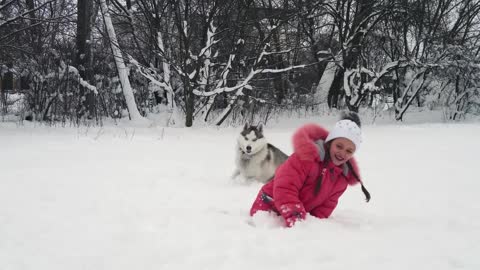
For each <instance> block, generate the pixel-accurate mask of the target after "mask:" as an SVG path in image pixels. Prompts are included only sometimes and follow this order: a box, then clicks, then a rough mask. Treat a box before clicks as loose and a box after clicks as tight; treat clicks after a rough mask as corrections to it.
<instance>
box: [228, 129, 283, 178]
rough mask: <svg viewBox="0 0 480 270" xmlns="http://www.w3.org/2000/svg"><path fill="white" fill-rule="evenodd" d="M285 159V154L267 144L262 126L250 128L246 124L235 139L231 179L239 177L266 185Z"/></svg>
mask: <svg viewBox="0 0 480 270" xmlns="http://www.w3.org/2000/svg"><path fill="white" fill-rule="evenodd" d="M287 158H288V156H287V155H286V154H285V153H283V152H282V151H281V150H280V149H278V148H277V147H275V146H273V145H271V144H269V143H268V142H267V140H266V139H265V137H264V136H263V126H262V124H259V125H258V126H251V125H249V124H248V123H247V124H245V126H244V127H243V130H242V132H241V133H240V135H239V136H238V139H237V149H236V159H235V165H236V168H235V172H234V174H233V176H232V178H236V177H237V176H238V175H241V176H242V177H243V178H244V179H245V180H247V181H251V180H256V181H260V182H262V183H266V182H268V181H270V180H271V179H272V178H273V176H274V174H275V170H276V169H277V168H278V166H280V164H282V163H283V162H284V161H285V160H287Z"/></svg>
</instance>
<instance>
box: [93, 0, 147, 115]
mask: <svg viewBox="0 0 480 270" xmlns="http://www.w3.org/2000/svg"><path fill="white" fill-rule="evenodd" d="M100 5H101V9H102V13H103V20H104V22H105V27H106V28H107V33H108V38H109V39H110V46H111V47H112V52H113V57H114V59H115V64H116V66H117V71H118V77H119V78H120V84H121V86H122V90H123V95H124V96H125V102H126V103H127V109H128V113H129V116H130V119H131V120H133V121H137V120H145V119H144V118H143V117H142V116H141V115H140V112H139V111H138V108H137V104H136V102H135V97H134V95H133V90H132V87H131V85H130V80H129V78H128V72H127V67H126V66H125V62H124V61H123V56H122V51H121V50H120V47H119V44H118V41H117V35H116V34H115V29H114V28H113V23H112V18H111V17H110V11H109V7H108V5H107V2H106V0H100Z"/></svg>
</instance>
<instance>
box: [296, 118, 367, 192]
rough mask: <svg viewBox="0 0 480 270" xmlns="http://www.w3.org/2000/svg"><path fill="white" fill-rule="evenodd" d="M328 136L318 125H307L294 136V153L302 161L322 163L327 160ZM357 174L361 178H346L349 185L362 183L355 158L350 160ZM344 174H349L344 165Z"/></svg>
mask: <svg viewBox="0 0 480 270" xmlns="http://www.w3.org/2000/svg"><path fill="white" fill-rule="evenodd" d="M327 136H328V131H327V130H326V129H325V128H323V127H321V126H319V125H317V124H306V125H304V126H302V127H300V128H299V129H298V130H297V131H296V132H295V133H294V135H293V138H292V141H293V151H294V152H295V153H296V154H297V155H298V157H299V158H300V160H305V161H315V162H320V161H323V160H324V158H325V153H326V151H327V150H326V149H325V146H324V145H325V144H324V141H325V139H326V138H327ZM349 162H350V164H351V165H352V169H353V171H354V172H355V174H356V175H357V176H358V177H359V178H360V179H357V178H355V177H346V179H347V181H348V184H349V185H355V184H358V183H359V182H360V181H361V176H360V171H359V168H358V165H357V162H356V160H355V158H352V159H350V160H349ZM342 169H343V174H344V175H345V176H347V175H348V173H349V168H348V166H347V164H344V165H343V168H342Z"/></svg>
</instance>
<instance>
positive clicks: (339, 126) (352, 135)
mask: <svg viewBox="0 0 480 270" xmlns="http://www.w3.org/2000/svg"><path fill="white" fill-rule="evenodd" d="M336 138H347V139H349V140H350V141H352V142H353V144H354V145H355V150H356V151H357V150H358V148H360V144H361V143H362V131H361V130H360V127H359V126H358V125H357V124H355V122H353V121H352V120H349V119H343V120H340V121H338V122H337V123H336V124H335V127H334V128H333V130H332V131H331V132H330V133H329V134H328V136H327V139H326V140H325V142H329V141H331V140H333V139H336Z"/></svg>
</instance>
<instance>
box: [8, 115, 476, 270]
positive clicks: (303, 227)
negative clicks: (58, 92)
mask: <svg viewBox="0 0 480 270" xmlns="http://www.w3.org/2000/svg"><path fill="white" fill-rule="evenodd" d="M332 119H333V118H332V117H330V118H328V117H325V118H322V117H317V118H309V119H305V118H303V119H298V118H289V119H280V120H277V121H272V123H271V124H267V125H266V126H265V136H266V138H267V140H268V141H269V142H270V143H272V144H274V145H275V146H277V147H279V148H280V149H282V150H283V151H284V152H286V153H288V154H290V153H291V151H292V148H291V135H292V133H293V132H294V130H295V129H296V128H298V127H300V126H301V125H302V124H303V123H306V122H316V123H318V124H322V125H324V126H325V127H326V128H328V129H330V128H331V127H333V123H334V121H333V120H332ZM417 119H418V121H413V120H412V121H411V122H407V123H399V124H392V123H381V121H378V123H375V124H373V123H370V121H364V126H363V132H364V138H365V140H364V143H363V145H362V148H361V149H360V150H359V152H358V153H356V158H357V159H358V163H359V166H360V170H361V174H362V177H363V179H364V183H365V186H366V187H367V188H368V190H369V191H370V193H371V195H372V199H371V201H370V202H369V203H366V202H365V201H364V195H363V193H362V192H361V190H360V187H359V186H354V187H350V188H349V189H347V191H346V192H345V194H344V196H343V197H341V199H340V202H339V205H338V207H337V209H336V210H335V211H334V212H333V214H332V216H331V217H330V218H329V219H326V220H325V219H324V220H320V219H316V218H315V217H313V216H308V217H307V219H306V220H305V221H303V222H300V223H298V224H296V225H295V226H294V227H293V228H285V227H284V226H283V222H282V220H280V219H279V218H278V217H276V216H274V215H271V214H268V213H260V214H258V215H256V216H254V217H253V218H252V217H250V216H249V215H248V211H249V209H250V206H251V204H252V202H253V200H254V198H255V196H256V195H257V193H258V190H259V189H260V187H261V184H260V183H256V182H245V181H243V180H242V179H233V180H232V179H231V178H230V176H231V174H232V173H233V171H234V150H235V148H236V147H235V146H236V137H237V136H238V134H239V132H240V129H241V127H240V126H238V127H237V126H233V127H222V128H217V127H193V128H174V127H171V128H165V127H150V128H139V127H130V126H128V125H117V126H114V125H106V126H104V127H80V128H75V127H46V126H43V125H40V124H32V123H29V122H25V124H23V125H18V124H15V123H0V164H1V165H0V166H1V169H0V269H2V270H17V269H18V270H20V269H35V270H38V269H45V270H47V269H48V270H57V269H58V270H64V269H69V270H77V269H78V270H80V269H82V270H83V269H95V270H99V269H112V270H113V269H115V270H121V269H129V270H131V269H142V270H147V269H152V270H153V269H155V270H159V269H192V268H194V269H233V270H235V269H275V270H280V269H289V270H291V269H370V270H377V269H382V270H384V269H422V270H423V269H435V270H441V269H471V270H474V269H480V257H479V256H478V254H480V203H479V196H478V190H479V188H480V182H479V181H478V179H479V178H478V153H479V151H480V143H478V135H479V134H480V124H479V123H475V122H464V123H438V122H437V123H433V122H432V123H428V122H425V121H422V120H421V119H420V118H417Z"/></svg>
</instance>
